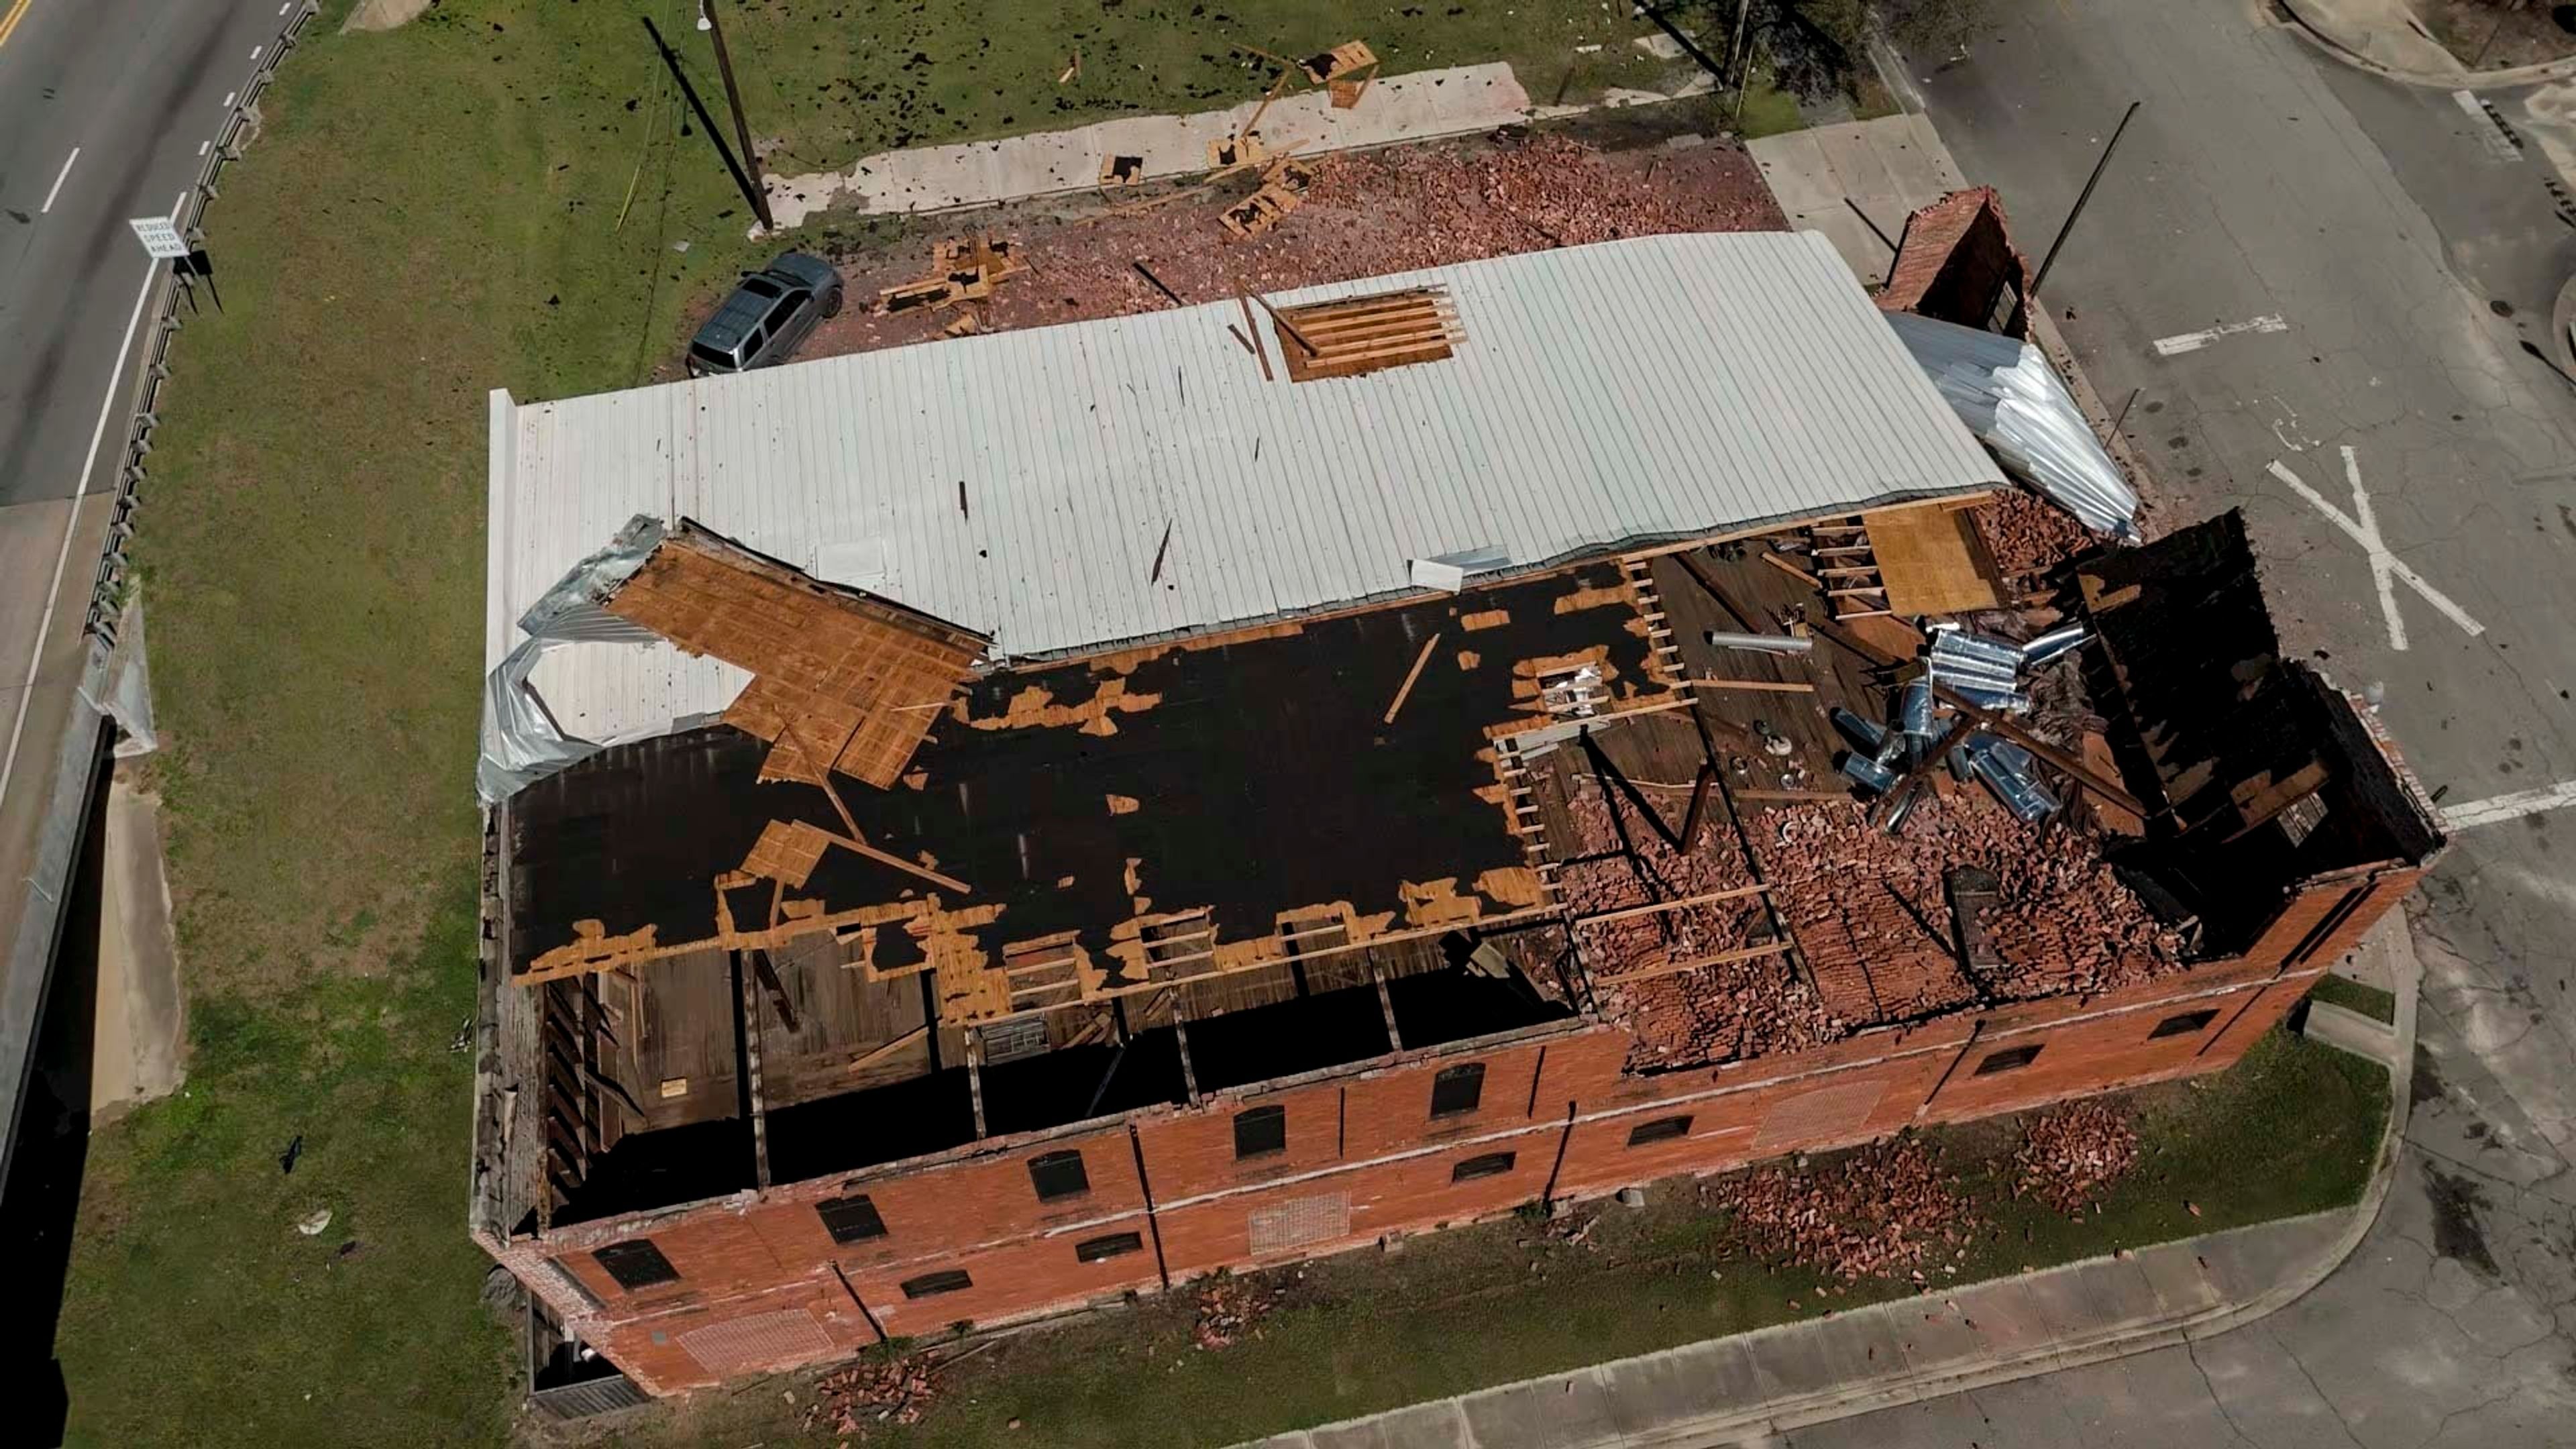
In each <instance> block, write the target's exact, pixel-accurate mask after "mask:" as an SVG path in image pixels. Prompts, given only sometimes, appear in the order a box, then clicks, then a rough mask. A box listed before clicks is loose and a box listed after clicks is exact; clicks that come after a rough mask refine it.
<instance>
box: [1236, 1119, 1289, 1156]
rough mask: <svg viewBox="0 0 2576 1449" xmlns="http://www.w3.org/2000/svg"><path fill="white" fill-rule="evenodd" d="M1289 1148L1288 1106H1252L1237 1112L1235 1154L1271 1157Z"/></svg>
mask: <svg viewBox="0 0 2576 1449" xmlns="http://www.w3.org/2000/svg"><path fill="white" fill-rule="evenodd" d="M1287 1150H1288V1109H1287V1108H1285V1107H1249V1108H1246V1109H1245V1110H1243V1111H1241V1112H1237V1113H1235V1114H1234V1155H1235V1159H1236V1160H1237V1161H1241V1160H1242V1159H1244V1158H1247V1157H1268V1156H1269V1155H1270V1154H1272V1153H1274V1152H1285V1151H1287Z"/></svg>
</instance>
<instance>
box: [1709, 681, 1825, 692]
mask: <svg viewBox="0 0 2576 1449" xmlns="http://www.w3.org/2000/svg"><path fill="white" fill-rule="evenodd" d="M1690 685H1691V688H1693V689H1751V690H1759V691H1762V692H1765V693H1769V694H1813V693H1815V692H1816V687H1815V686H1814V685H1812V684H1809V683H1807V682H1806V681H1804V680H1797V679H1694V680H1692V681H1691V682H1690Z"/></svg>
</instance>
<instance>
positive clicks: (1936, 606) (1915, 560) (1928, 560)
mask: <svg viewBox="0 0 2576 1449" xmlns="http://www.w3.org/2000/svg"><path fill="white" fill-rule="evenodd" d="M1972 501H1982V500H1972ZM1860 517H1861V522H1862V524H1863V525H1864V526H1865V527H1867V528H1868V530H1869V535H1868V536H1869V542H1870V547H1871V549H1872V550H1873V551H1874V552H1875V553H1876V555H1877V558H1878V576H1879V577H1880V578H1881V579H1883V580H1885V581H1886V584H1887V607H1888V608H1889V609H1891V610H1893V611H1895V612H1896V613H1898V614H1901V615H1907V616H1912V615H1917V614H1962V613H1969V612H1973V611H1975V610H1978V609H1993V608H1999V607H2001V606H2002V603H2003V590H2002V584H2001V581H2000V579H1999V578H1998V577H1997V574H1996V569H1995V565H1994V561H1993V560H1992V559H1991V558H1989V557H1987V555H1986V549H1985V544H1984V541H1983V540H1982V539H1980V538H1979V537H1978V535H1977V530H1976V528H1975V525H1974V520H1973V519H1972V518H1971V516H1970V515H1969V513H1968V512H1967V511H1966V509H1964V508H1958V507H1951V506H1949V505H1948V504H1946V503H1935V504H1915V505H1912V506H1909V507H1905V508H1882V509H1879V510H1877V511H1876V512H1872V513H1864V514H1862V515H1861V516H1860Z"/></svg>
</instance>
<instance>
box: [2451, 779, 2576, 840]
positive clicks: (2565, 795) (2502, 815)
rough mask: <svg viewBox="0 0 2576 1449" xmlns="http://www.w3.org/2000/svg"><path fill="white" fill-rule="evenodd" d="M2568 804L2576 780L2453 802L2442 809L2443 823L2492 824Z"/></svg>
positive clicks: (2575, 796)
mask: <svg viewBox="0 0 2576 1449" xmlns="http://www.w3.org/2000/svg"><path fill="white" fill-rule="evenodd" d="M2570 805H2576V780H2569V781H2565V782H2563V783H2561V784H2556V785H2543V786H2541V787H2540V788H2539V789H2536V790H2516V791H2514V792H2513V793H2512V794H2510V795H2491V796H2489V797H2487V798H2486V799H2484V800H2472V801H2470V802H2469V803H2467V804H2466V805H2454V806H2452V807H2451V808H2450V809H2448V810H2445V811H2443V812H2442V824H2443V825H2444V826H2446V827H2448V828H2450V829H2452V830H2467V829H2469V828H2470V827H2472V826H2478V825H2493V824H2495V823H2496V822H2497V821H2500V820H2519V819H2521V818H2522V817H2523V816H2525V815H2537V814H2539V813H2540V812H2541V811H2543V810H2561V809H2564V808H2566V807H2567V806H2570Z"/></svg>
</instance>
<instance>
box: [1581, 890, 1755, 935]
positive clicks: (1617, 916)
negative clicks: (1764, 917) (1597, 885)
mask: <svg viewBox="0 0 2576 1449" xmlns="http://www.w3.org/2000/svg"><path fill="white" fill-rule="evenodd" d="M1769 889H1771V888H1770V887H1769V886H1767V885H1749V886H1737V887H1735V888H1734V889H1732V890H1722V891H1707V892H1704V893H1702V894H1700V895H1695V896H1683V897H1682V898H1680V899H1679V900H1671V901H1651V902H1648V903H1647V904H1645V905H1642V906H1622V907H1620V908H1619V909H1618V910H1615V911H1596V912H1594V913H1592V914H1591V915H1588V916H1576V917H1575V918H1574V924H1575V925H1578V926H1597V925H1599V924H1601V923H1602V922H1604V921H1624V920H1626V919H1628V918H1629V917H1631V916H1651V915H1655V914H1657V913H1659V912H1662V911H1678V910H1685V909H1687V908H1689V907H1691V906H1704V905H1708V904H1710V903H1711V902H1713V901H1732V900H1738V899H1741V898H1742V897H1745V896H1758V895H1760V894H1762V893H1763V892H1764V891H1767V890H1769Z"/></svg>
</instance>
